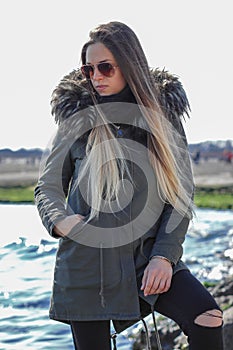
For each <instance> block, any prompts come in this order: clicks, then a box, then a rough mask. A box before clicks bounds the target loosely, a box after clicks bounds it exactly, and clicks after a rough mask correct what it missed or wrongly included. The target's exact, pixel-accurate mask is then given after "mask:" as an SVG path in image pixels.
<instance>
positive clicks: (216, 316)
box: [194, 309, 223, 327]
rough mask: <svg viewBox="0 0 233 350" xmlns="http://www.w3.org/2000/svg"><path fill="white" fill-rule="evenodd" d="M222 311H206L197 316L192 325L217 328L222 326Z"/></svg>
mask: <svg viewBox="0 0 233 350" xmlns="http://www.w3.org/2000/svg"><path fill="white" fill-rule="evenodd" d="M222 318H223V316H222V311H220V310H218V309H214V310H208V311H205V312H203V313H202V314H201V315H199V316H197V317H196V318H195V320H194V323H195V324H197V325H199V326H204V327H219V326H221V325H222Z"/></svg>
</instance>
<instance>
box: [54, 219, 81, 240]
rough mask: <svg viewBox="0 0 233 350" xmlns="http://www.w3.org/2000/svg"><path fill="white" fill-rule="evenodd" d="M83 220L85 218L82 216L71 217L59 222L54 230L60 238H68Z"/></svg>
mask: <svg viewBox="0 0 233 350" xmlns="http://www.w3.org/2000/svg"><path fill="white" fill-rule="evenodd" d="M83 218H84V216H82V215H80V214H74V215H69V216H67V217H66V218H65V219H63V220H61V221H58V222H57V223H56V225H55V226H54V229H53V230H54V232H55V233H56V234H57V235H58V236H61V237H64V236H67V235H68V233H69V232H70V230H71V229H72V228H73V227H74V226H75V225H76V224H78V223H79V222H80V221H81V220H82V219H83Z"/></svg>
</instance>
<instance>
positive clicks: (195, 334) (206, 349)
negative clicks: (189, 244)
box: [71, 270, 223, 350]
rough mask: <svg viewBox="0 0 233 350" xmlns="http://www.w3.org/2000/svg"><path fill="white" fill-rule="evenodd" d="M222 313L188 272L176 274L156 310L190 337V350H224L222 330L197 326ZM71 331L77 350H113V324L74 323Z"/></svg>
mask: <svg viewBox="0 0 233 350" xmlns="http://www.w3.org/2000/svg"><path fill="white" fill-rule="evenodd" d="M213 309H215V310H216V309H217V310H220V309H219V306H218V305H217V304H216V302H215V300H214V299H213V297H212V296H211V295H210V293H209V292H208V291H207V290H206V288H204V287H203V285H202V284H201V283H200V282H199V281H198V280H197V279H196V278H195V277H194V276H193V275H192V274H191V273H190V272H189V271H187V270H182V271H179V272H177V273H176V274H175V275H174V276H173V278H172V284H171V288H170V289H169V291H168V292H166V293H163V294H161V295H160V296H159V298H158V300H157V302H156V303H155V310H156V311H157V312H159V313H160V314H162V315H164V316H167V317H169V318H170V319H173V320H174V321H175V322H176V323H177V324H178V325H179V326H180V328H181V329H182V330H183V332H184V334H186V335H187V336H188V343H189V350H223V340H222V327H221V326H219V327H203V326H199V325H197V324H195V322H194V320H195V319H196V317H197V316H199V315H201V314H202V313H204V312H205V311H209V310H213ZM71 329H72V334H73V339H74V344H75V349H76V350H90V349H92V350H110V349H111V341H110V321H74V322H72V323H71Z"/></svg>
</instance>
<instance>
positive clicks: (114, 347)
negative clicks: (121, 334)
mask: <svg viewBox="0 0 233 350" xmlns="http://www.w3.org/2000/svg"><path fill="white" fill-rule="evenodd" d="M116 337H117V333H113V334H111V338H112V342H113V350H117V346H116Z"/></svg>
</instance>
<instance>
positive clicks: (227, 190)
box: [194, 186, 233, 209]
mask: <svg viewBox="0 0 233 350" xmlns="http://www.w3.org/2000/svg"><path fill="white" fill-rule="evenodd" d="M194 202H195V204H196V206H197V207H202V208H213V209H233V186H226V187H200V188H196V191H195V196H194Z"/></svg>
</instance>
